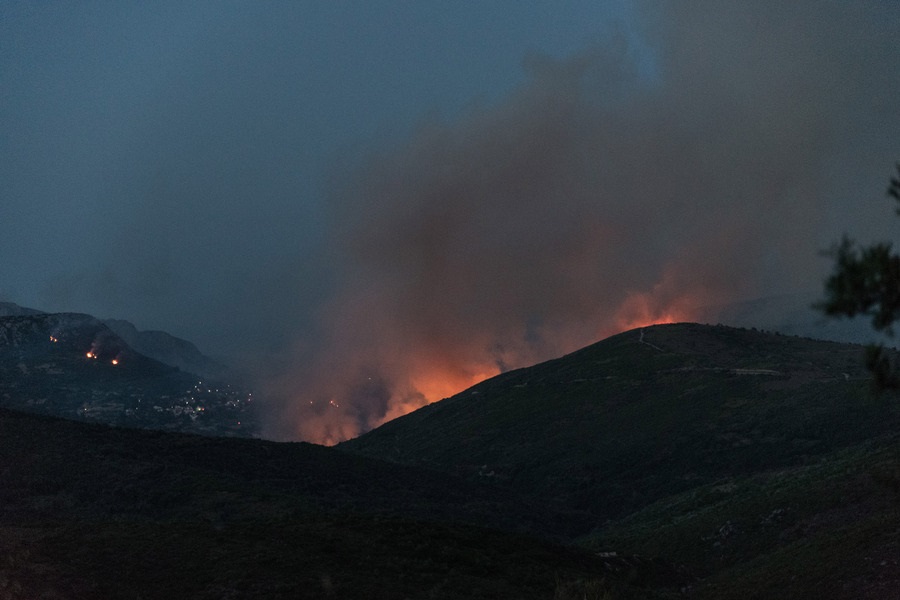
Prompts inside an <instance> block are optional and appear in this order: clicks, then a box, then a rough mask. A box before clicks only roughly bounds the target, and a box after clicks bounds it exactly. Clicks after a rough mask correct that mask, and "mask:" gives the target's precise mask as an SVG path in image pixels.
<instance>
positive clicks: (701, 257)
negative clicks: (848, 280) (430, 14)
mask: <svg viewBox="0 0 900 600" xmlns="http://www.w3.org/2000/svg"><path fill="white" fill-rule="evenodd" d="M726 4H727V6H726ZM862 4H863V3H841V4H836V3H821V2H815V3H790V4H789V6H787V7H786V6H785V4H784V3H782V2H769V3H763V2H753V3H739V2H735V3H733V4H731V3H722V2H691V3H672V5H662V4H659V3H655V2H654V3H650V4H649V5H648V8H647V9H646V10H645V11H644V12H643V13H642V14H643V17H644V20H643V21H642V24H643V25H642V27H643V29H642V30H641V33H642V35H643V36H644V37H645V39H646V40H647V42H648V43H649V44H650V45H651V46H652V48H653V51H654V57H655V62H654V64H652V65H648V64H646V63H645V62H642V61H637V60H636V59H634V58H633V54H634V53H633V52H631V50H630V48H629V46H628V44H627V43H625V42H624V41H623V40H625V39H626V36H623V37H622V38H621V40H617V41H614V42H612V43H610V44H609V45H605V46H603V45H600V46H597V47H593V48H590V49H586V50H585V51H584V52H583V53H581V54H579V55H577V56H572V57H570V58H568V59H566V60H562V61H557V60H552V59H549V58H543V57H539V56H533V57H529V58H528V59H526V60H525V63H524V65H525V68H526V70H527V72H528V76H529V77H528V81H527V83H526V84H525V85H523V86H522V87H521V88H520V89H518V90H516V91H515V93H513V94H511V95H510V96H509V97H507V98H505V99H504V100H502V101H501V102H498V103H496V104H494V105H490V106H484V107H481V108H478V109H474V110H472V111H470V112H469V113H468V114H466V115H465V116H463V117H461V118H459V119H457V120H454V121H452V122H443V121H439V120H429V121H426V122H423V123H422V124H421V125H420V127H419V128H418V129H417V131H416V132H415V134H414V135H412V136H411V137H410V138H409V139H406V140H403V141H402V142H399V143H394V144H392V145H390V146H389V147H385V148H382V149H381V150H380V151H378V152H376V153H373V154H372V155H370V156H368V157H367V158H366V160H365V161H363V164H362V165H356V166H355V167H354V168H353V169H352V171H351V174H350V175H347V174H346V172H343V171H341V170H340V169H336V172H339V173H343V174H344V178H343V179H341V178H338V177H336V178H335V183H334V185H333V186H332V195H331V197H330V207H331V213H330V215H329V218H330V220H329V223H330V229H329V232H328V239H329V242H330V247H331V248H332V254H333V255H332V257H331V258H332V260H334V261H335V262H336V264H337V265H339V270H338V273H339V274H338V275H337V276H336V279H335V280H336V281H337V286H336V289H335V290H334V293H333V294H332V295H331V296H330V297H329V299H328V300H327V301H326V302H325V303H324V306H323V308H322V310H321V313H320V314H319V321H318V322H319V326H320V329H319V335H320V336H321V341H320V342H318V343H315V344H312V343H311V344H309V345H307V346H306V347H301V348H298V350H297V353H296V359H295V361H294V363H293V365H294V367H293V368H292V371H291V373H290V375H289V376H284V377H281V378H280V379H279V381H278V384H277V385H276V386H275V388H274V389H273V390H270V391H271V392H273V393H277V394H280V395H281V396H282V397H284V398H285V402H284V403H283V404H282V405H281V406H280V407H279V409H278V410H276V411H274V412H273V415H272V421H271V429H270V433H271V434H272V435H273V436H276V437H282V438H302V439H307V440H311V441H318V442H325V443H333V442H336V441H340V440H342V439H346V438H348V437H351V436H353V435H356V434H358V433H360V432H361V431H364V430H366V429H368V428H371V427H373V426H375V425H378V424H379V423H381V422H383V421H385V420H387V419H389V418H392V417H394V416H398V415H400V414H403V413H404V412H408V411H409V410H411V409H413V408H416V407H418V406H421V405H423V404H425V403H427V402H431V401H435V400H439V399H441V398H442V397H444V396H447V395H450V394H451V393H454V392H456V391H459V390H460V389H463V388H465V387H467V386H468V385H470V384H472V383H474V382H476V381H478V380H479V379H481V378H484V377H486V376H489V375H492V374H495V373H497V372H500V371H502V370H504V369H508V368H513V367H519V366H523V365H526V364H530V363H532V362H534V361H537V360H541V359H546V358H550V357H553V356H556V355H559V354H561V353H564V352H567V351H571V350H574V349H576V348H578V347H581V346H583V345H585V344H588V343H590V342H593V341H595V340H598V339H600V338H602V337H604V336H606V335H609V334H611V333H615V332H617V331H621V330H624V329H626V328H629V327H634V326H640V325H642V324H649V323H654V322H665V321H674V320H690V319H696V318H699V316H700V315H703V316H704V317H706V318H708V317H709V311H708V307H710V306H720V305H723V304H726V303H728V302H734V301H740V300H745V299H748V298H754V297H758V296H760V295H765V294H769V293H778V292H784V291H797V290H803V291H807V290H809V289H812V288H815V287H816V286H818V285H819V282H820V281H821V278H822V275H823V272H824V271H825V270H827V268H828V264H827V261H823V259H822V258H821V257H820V256H819V255H818V252H819V250H821V249H822V248H823V247H827V245H828V243H829V241H830V240H833V239H835V237H836V236H838V235H840V233H841V229H839V228H837V227H836V225H837V226H839V227H847V226H848V224H850V222H851V221H850V217H852V218H853V223H856V225H855V226H856V227H857V228H860V229H863V230H864V231H865V230H867V229H869V228H871V229H874V230H877V231H882V230H883V229H882V228H878V227H877V226H876V225H875V224H874V223H873V222H870V223H865V222H862V221H860V220H859V219H857V218H856V216H853V212H852V211H851V210H849V209H848V208H846V204H841V203H840V200H841V199H839V198H837V195H838V194H843V193H847V192H850V191H852V193H853V194H855V195H857V197H858V198H859V200H858V202H860V203H867V202H869V198H872V197H874V198H876V199H877V198H879V197H880V194H881V186H882V184H883V183H884V182H885V181H886V177H887V175H889V174H890V169H891V165H892V161H893V160H895V159H896V158H897V156H894V155H892V154H891V153H896V152H900V148H898V147H897V146H896V143H897V141H898V140H900V136H898V125H900V124H898V115H900V89H898V83H897V78H896V73H897V53H896V46H895V41H896V40H892V39H890V36H891V35H892V34H895V33H896V31H898V30H900V22H898V10H896V8H891V7H890V6H888V5H885V6H884V7H881V6H880V5H877V4H874V3H866V4H865V6H862ZM842 200H843V201H844V202H846V197H844V198H843V199H842ZM842 207H843V208H842ZM873 212H877V211H873ZM886 214H887V215H889V214H890V213H889V212H885V213H881V214H879V217H878V218H883V217H884V216H885V215H886ZM851 233H854V231H853V230H852V228H851Z"/></svg>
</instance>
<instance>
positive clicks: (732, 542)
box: [339, 323, 900, 598]
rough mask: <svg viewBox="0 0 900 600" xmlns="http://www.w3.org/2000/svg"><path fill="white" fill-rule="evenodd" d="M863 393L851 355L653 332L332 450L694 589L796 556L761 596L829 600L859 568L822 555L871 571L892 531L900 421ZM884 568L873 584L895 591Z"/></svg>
mask: <svg viewBox="0 0 900 600" xmlns="http://www.w3.org/2000/svg"><path fill="white" fill-rule="evenodd" d="M869 388H870V382H869V376H868V373H867V372H866V371H865V369H864V367H863V364H862V347H860V346H855V345H847V344H839V343H833V342H823V341H816V340H809V339H802V338H796V337H787V336H782V335H775V334H770V333H764V332H758V331H754V330H743V329H735V328H730V327H723V326H705V325H696V324H686V323H685V324H675V325H659V326H654V327H648V328H645V329H642V330H635V331H629V332H626V333H623V334H620V335H617V336H613V337H611V338H609V339H606V340H603V341H601V342H599V343H597V344H594V345H592V346H590V347H587V348H584V349H582V350H580V351H577V352H574V353H572V354H570V355H568V356H565V357H562V358H559V359H556V360H551V361H548V362H545V363H542V364H539V365H536V366H534V367H529V368H525V369H519V370H516V371H512V372H508V373H505V374H502V375H499V376H497V377H494V378H492V379H490V380H487V381H485V382H483V383H481V384H479V385H476V386H474V387H473V388H471V389H469V390H466V391H464V392H462V393H460V394H457V395H456V396H453V397H452V398H449V399H446V400H443V401H441V402H438V403H435V404H432V405H430V406H427V407H425V408H422V409H420V410H418V411H416V412H414V413H411V414H409V415H406V416H404V417H401V418H399V419H396V420H394V421H391V422H389V423H387V424H385V425H383V426H382V427H380V428H378V429H376V430H374V431H371V432H369V433H367V434H364V435H363V436H361V437H359V438H357V439H354V440H350V441H348V442H345V443H344V444H341V445H340V446H339V448H341V449H344V450H348V451H353V452H358V453H361V454H365V455H368V456H373V457H381V458H385V459H388V460H393V461H396V462H400V463H406V464H416V465H422V466H427V467H429V468H432V469H436V470H440V471H444V472H448V473H454V474H456V475H459V476H461V477H464V478H468V479H470V480H477V479H483V478H489V479H495V480H499V481H502V482H505V483H506V484H508V485H510V486H511V487H512V488H514V489H516V490H518V491H520V492H521V493H523V494H526V495H528V496H529V497H531V498H533V499H534V500H537V501H545V502H548V503H553V504H555V505H559V506H565V507H568V508H570V509H573V510H579V511H585V512H588V513H590V514H591V515H593V516H594V527H593V528H592V529H591V530H585V531H584V532H583V536H584V537H583V541H584V542H585V543H588V544H590V545H593V546H594V547H596V548H598V549H607V550H615V551H626V552H633V553H647V554H649V555H651V556H662V557H663V558H668V559H676V557H677V558H678V560H683V561H684V562H685V563H686V566H687V568H688V569H689V570H691V571H692V572H695V573H697V574H699V575H703V576H712V575H715V574H721V573H726V572H727V573H729V575H730V576H734V577H737V576H738V575H737V573H743V571H741V569H743V568H749V567H748V565H751V564H755V565H756V567H755V568H756V569H757V572H756V575H755V576H754V577H759V576H761V574H762V573H764V572H766V570H767V569H769V568H772V569H776V570H777V569H779V568H780V569H782V570H784V569H787V571H785V572H790V569H791V561H790V560H785V559H784V557H783V556H782V559H781V560H782V562H777V561H776V563H777V564H773V563H770V562H768V561H769V560H776V559H775V558H774V557H775V556H776V555H778V553H788V552H791V551H792V550H791V548H804V549H805V550H803V551H800V550H797V551H798V552H799V554H800V555H801V556H802V557H803V558H802V559H799V558H798V560H797V561H796V562H795V563H793V567H794V568H795V569H806V573H807V575H804V576H803V577H800V578H799V579H798V578H797V577H798V576H797V575H796V573H793V574H790V575H785V577H782V578H779V577H775V578H774V579H772V575H771V573H770V574H769V577H770V583H771V582H772V581H775V582H777V583H773V584H772V585H776V586H777V585H784V586H786V587H785V588H784V589H788V588H790V586H788V583H790V582H791V581H793V582H794V583H793V584H792V585H793V593H789V594H786V595H784V596H782V597H793V598H796V597H817V598H818V597H841V595H840V594H830V593H825V592H823V590H822V589H821V586H822V585H826V584H828V585H831V584H836V580H835V578H837V580H838V581H839V582H842V583H843V581H844V579H845V578H847V577H851V576H850V575H849V573H853V576H852V577H856V578H859V581H863V580H865V577H864V576H863V575H862V573H863V572H864V571H865V568H864V567H865V561H862V558H861V557H858V556H855V555H854V556H853V557H852V558H853V559H854V561H855V562H854V564H853V566H852V567H849V566H848V564H849V562H852V561H848V557H846V556H844V555H843V553H838V552H831V551H828V550H827V545H828V544H829V543H837V542H838V541H839V540H840V539H841V537H842V536H849V537H852V538H853V539H854V540H855V541H856V542H857V543H858V544H859V548H858V549H857V551H858V552H860V553H862V554H866V555H870V556H872V555H884V554H889V553H890V552H889V551H888V548H890V547H891V546H890V544H894V546H893V547H896V543H897V541H898V539H897V538H898V536H897V531H900V515H898V510H897V509H898V504H897V502H896V495H895V494H896V492H895V491H892V490H895V489H897V488H896V486H897V485H898V484H897V481H898V472H897V471H896V464H897V463H896V462H892V461H896V460H897V458H898V456H900V445H898V438H897V435H898V432H900V410H898V403H897V400H896V398H892V397H886V396H882V397H874V396H873V395H872V394H870V391H869ZM892 498H893V500H892ZM825 515H828V516H825ZM869 519H871V521H868V520H869ZM825 521H827V525H826V524H825V523H824V522H825ZM861 521H866V522H867V523H868V524H867V525H866V526H862V525H861V524H860V523H861ZM876 523H880V524H881V525H880V526H877V527H876V525H875V524H876ZM867 528H869V529H867ZM839 532H840V533H839ZM814 547H822V548H824V551H823V552H822V554H821V556H817V555H816V551H815V550H812V549H811V548H814ZM770 553H771V554H770ZM856 559H859V560H856ZM895 559H896V557H894V558H892V559H891V560H890V561H888V563H886V565H885V568H887V569H888V570H889V571H890V573H889V574H887V575H885V577H887V578H888V579H889V580H890V581H893V582H895V583H900V572H898V566H897V562H896V560H895ZM754 561H755V562H754ZM817 561H818V562H817ZM836 562H837V563H840V567H841V568H840V569H838V568H836V566H835V563H836ZM823 565H829V566H828V567H827V568H825V567H823ZM814 566H815V567H816V568H813V567H814ZM823 571H825V573H823ZM838 573H841V574H840V575H838ZM813 574H814V575H813ZM723 577H724V576H723ZM748 577H751V576H748ZM790 577H794V579H790ZM785 578H787V581H786V580H785ZM726 579H727V578H726ZM723 581H724V580H723ZM798 582H799V583H798ZM746 583H747V585H748V586H750V587H753V586H754V585H761V581H759V580H756V579H753V578H752V577H751V578H750V580H748V581H747V582H746ZM711 585H712V584H710V586H711ZM717 585H718V584H717ZM803 586H807V587H806V588H804V587H803ZM815 586H819V587H815ZM705 589H707V590H709V589H715V590H716V592H715V593H712V596H711V597H717V594H725V593H726V592H723V589H722V588H712V587H707V588H705ZM804 590H807V591H804ZM808 590H814V592H813V591H808ZM744 594H746V589H745V590H744ZM797 594H800V595H797ZM804 594H806V595H804ZM817 594H818V595H817ZM822 594H824V595H822ZM701 595H702V594H701ZM721 597H727V596H721ZM734 597H744V598H746V597H761V598H762V597H775V596H769V595H765V594H762V595H756V596H753V595H752V594H751V595H735V596H734Z"/></svg>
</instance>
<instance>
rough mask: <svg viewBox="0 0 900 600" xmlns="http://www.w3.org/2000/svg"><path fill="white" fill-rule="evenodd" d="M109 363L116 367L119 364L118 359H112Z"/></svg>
mask: <svg viewBox="0 0 900 600" xmlns="http://www.w3.org/2000/svg"><path fill="white" fill-rule="evenodd" d="M110 362H111V363H112V364H114V365H117V364H119V359H118V358H114V359H112V360H111V361H110Z"/></svg>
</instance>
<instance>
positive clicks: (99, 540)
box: [0, 409, 666, 600]
mask: <svg viewBox="0 0 900 600" xmlns="http://www.w3.org/2000/svg"><path fill="white" fill-rule="evenodd" d="M548 516H549V515H548V514H547V512H546V511H544V510H543V508H542V507H540V506H535V505H528V504H527V503H523V502H522V501H520V500H519V499H518V498H517V496H516V495H514V494H511V493H510V492H508V491H504V490H500V489H497V488H496V487H495V486H492V485H489V484H487V483H486V482H481V483H478V482H476V483H469V482H465V481H462V480H459V479H457V478H453V477H449V476H446V475H441V474H438V473H434V472H429V471H425V470H421V469H417V468H413V467H402V466H399V465H391V464H388V463H383V462H381V461H377V460H374V459H367V458H364V457H359V456H354V455H350V454H346V453H342V452H340V451H338V450H334V449H331V448H325V447H321V446H314V445H310V444H303V443H298V444H285V443H273V442H265V441H261V440H248V439H236V438H212V437H200V436H190V435H182V434H172V433H163V432H155V431H145V430H134V429H119V428H111V427H108V426H101V425H95V424H86V423H77V422H71V421H64V420H59V419H54V418H50V417H41V416H36V415H27V414H24V413H16V412H11V411H7V410H3V409H0V556H3V560H2V561H0V592H2V593H3V597H4V598H38V597H44V598H67V599H77V598H104V599H115V598H137V597H140V598H146V599H152V598H160V599H167V600H170V599H173V598H211V599H212V598H236V597H240V598H266V599H272V598H316V599H318V598H328V597H346V598H385V599H395V598H396V599H403V598H428V597H431V598H460V599H463V598H484V599H494V598H535V599H538V598H549V597H551V596H552V594H553V593H554V590H555V589H558V588H559V587H560V586H564V587H565V589H570V590H577V589H580V587H583V584H582V583H579V582H584V581H589V580H601V579H604V578H606V579H608V580H609V581H610V582H613V583H614V582H615V581H620V580H621V581H622V582H623V583H624V576H620V575H618V574H617V573H616V571H615V569H614V568H613V567H616V568H621V567H622V566H625V565H631V564H632V562H634V561H637V559H629V558H627V557H623V558H622V559H618V560H613V561H612V562H610V560H608V561H606V563H604V561H602V560H601V559H599V558H598V557H597V556H594V555H593V554H592V553H590V552H588V551H585V550H582V549H578V548H576V547H571V546H563V545H559V544H556V543H552V542H550V541H546V540H542V539H538V538H535V537H527V536H525V535H523V534H522V533H512V532H511V531H513V530H519V531H522V532H527V531H528V530H531V531H532V532H534V531H535V530H539V529H545V530H546V529H547V528H548V526H551V527H552V525H551V523H552V522H553V519H552V518H548ZM629 560H631V561H632V562H629ZM630 568H631V569H632V570H634V569H641V570H643V572H646V573H651V574H652V573H654V572H655V571H654V569H655V570H660V568H659V567H655V566H654V565H653V564H651V563H648V564H646V565H644V564H642V563H640V562H634V564H633V565H632V567H630ZM663 572H666V571H663Z"/></svg>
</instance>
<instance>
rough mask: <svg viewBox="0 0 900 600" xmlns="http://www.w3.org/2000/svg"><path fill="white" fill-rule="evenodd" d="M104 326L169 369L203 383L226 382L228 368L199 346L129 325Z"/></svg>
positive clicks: (108, 321)
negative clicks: (205, 381)
mask: <svg viewBox="0 0 900 600" xmlns="http://www.w3.org/2000/svg"><path fill="white" fill-rule="evenodd" d="M103 324H104V325H106V326H107V327H109V328H110V329H111V330H113V331H114V332H115V333H116V335H118V336H119V337H121V338H122V339H123V340H125V341H126V342H127V343H128V345H129V346H131V347H132V348H134V349H135V350H137V351H138V352H140V353H141V354H144V355H145V356H149V357H151V358H153V359H156V360H158V361H160V362H162V363H165V364H167V365H171V366H173V367H178V368H179V369H181V370H182V371H185V372H187V373H194V374H196V375H200V376H201V377H203V378H204V379H216V380H221V379H226V378H228V375H229V373H228V368H227V367H226V366H225V365H223V364H221V363H218V362H216V361H214V360H213V359H211V358H209V357H208V356H206V355H204V354H203V353H202V352H200V350H198V349H197V346H195V345H194V344H192V343H191V342H189V341H187V340H183V339H181V338H177V337H175V336H174V335H170V334H168V333H166V332H165V331H152V330H151V331H140V330H138V329H137V327H135V326H134V325H133V324H132V323H131V322H129V321H123V320H121V319H104V320H103Z"/></svg>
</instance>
